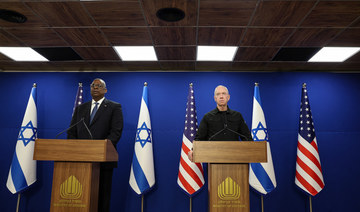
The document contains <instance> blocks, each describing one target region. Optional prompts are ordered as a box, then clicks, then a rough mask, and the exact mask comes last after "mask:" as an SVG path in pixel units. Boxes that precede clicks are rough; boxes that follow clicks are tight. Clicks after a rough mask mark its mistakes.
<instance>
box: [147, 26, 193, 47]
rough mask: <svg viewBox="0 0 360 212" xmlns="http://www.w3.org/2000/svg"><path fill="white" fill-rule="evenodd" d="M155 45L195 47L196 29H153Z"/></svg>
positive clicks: (151, 30) (152, 34) (151, 29)
mask: <svg viewBox="0 0 360 212" xmlns="http://www.w3.org/2000/svg"><path fill="white" fill-rule="evenodd" d="M150 32H151V36H152V39H153V41H154V45H155V46H157V45H195V44H196V28H195V27H151V28H150Z"/></svg>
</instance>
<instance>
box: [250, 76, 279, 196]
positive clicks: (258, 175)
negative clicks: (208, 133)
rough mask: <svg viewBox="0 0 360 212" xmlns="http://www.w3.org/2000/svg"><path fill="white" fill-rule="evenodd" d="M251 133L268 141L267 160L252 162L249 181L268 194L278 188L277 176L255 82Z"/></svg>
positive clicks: (261, 191)
mask: <svg viewBox="0 0 360 212" xmlns="http://www.w3.org/2000/svg"><path fill="white" fill-rule="evenodd" d="M251 133H252V137H253V139H254V141H267V162H266V163H251V164H250V171H249V183H250V186H251V187H252V188H253V189H255V190H256V191H258V192H259V193H261V194H267V193H269V192H271V191H272V190H274V189H275V188H276V178H275V172H274V166H273V161H272V156H271V149H270V143H269V134H268V130H267V127H266V122H265V115H264V111H263V109H262V106H261V101H260V90H259V86H258V83H255V91H254V103H253V114H252V126H251Z"/></svg>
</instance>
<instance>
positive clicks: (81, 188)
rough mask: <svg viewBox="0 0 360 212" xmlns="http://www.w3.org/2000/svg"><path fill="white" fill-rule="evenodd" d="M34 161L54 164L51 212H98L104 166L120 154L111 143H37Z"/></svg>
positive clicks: (64, 141)
mask: <svg viewBox="0 0 360 212" xmlns="http://www.w3.org/2000/svg"><path fill="white" fill-rule="evenodd" d="M34 160H43V161H54V174H53V184H52V192H51V205H50V211H51V212H60V211H61V212H75V211H76V212H80V211H81V212H83V211H86V212H88V211H94V212H96V211H97V210H98V193H99V176H100V175H99V174H100V162H110V161H118V154H117V152H116V149H115V148H114V146H113V144H112V143H111V142H110V141H107V140H77V139H74V140H70V139H68V140H66V139H36V141H35V151H34Z"/></svg>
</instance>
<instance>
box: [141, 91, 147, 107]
mask: <svg viewBox="0 0 360 212" xmlns="http://www.w3.org/2000/svg"><path fill="white" fill-rule="evenodd" d="M142 98H143V99H144V102H145V103H146V107H148V89H147V86H144V89H143V97H142Z"/></svg>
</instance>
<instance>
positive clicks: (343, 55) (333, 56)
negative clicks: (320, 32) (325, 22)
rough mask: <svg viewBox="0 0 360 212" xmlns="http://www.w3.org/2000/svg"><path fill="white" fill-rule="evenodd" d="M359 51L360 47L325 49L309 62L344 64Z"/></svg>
mask: <svg viewBox="0 0 360 212" xmlns="http://www.w3.org/2000/svg"><path fill="white" fill-rule="evenodd" d="M359 50H360V48H359V47H324V48H322V49H320V51H318V52H317V53H316V54H315V55H314V56H313V57H312V58H310V60H309V61H308V62H344V61H345V60H347V59H348V58H349V57H351V56H353V55H354V54H356V53H357V52H358V51H359Z"/></svg>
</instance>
